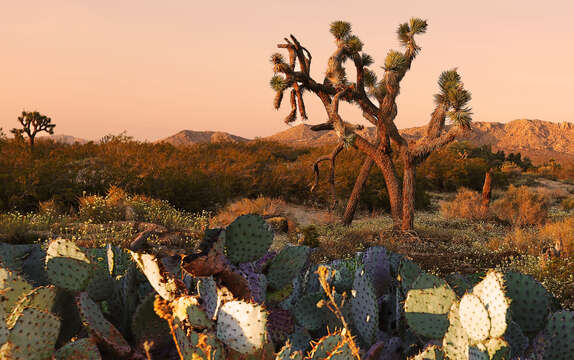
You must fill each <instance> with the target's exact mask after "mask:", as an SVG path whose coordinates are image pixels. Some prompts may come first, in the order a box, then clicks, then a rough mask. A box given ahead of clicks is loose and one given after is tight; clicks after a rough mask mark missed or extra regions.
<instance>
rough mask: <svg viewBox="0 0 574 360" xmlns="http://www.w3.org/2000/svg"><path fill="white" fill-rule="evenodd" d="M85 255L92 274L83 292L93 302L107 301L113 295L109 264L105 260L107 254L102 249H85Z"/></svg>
mask: <svg viewBox="0 0 574 360" xmlns="http://www.w3.org/2000/svg"><path fill="white" fill-rule="evenodd" d="M110 249H111V248H110ZM112 253H113V252H112ZM86 254H87V255H88V257H89V258H90V261H91V263H92V264H93V265H94V274H93V276H92V279H91V280H90V283H89V284H88V286H87V287H86V290H85V291H87V292H88V294H90V297H91V298H92V299H93V300H94V301H104V300H109V299H110V298H111V297H113V294H114V290H115V281H114V279H113V278H112V276H111V275H110V268H109V262H108V261H107V259H106V258H107V255H108V252H107V250H106V249H104V248H93V249H87V250H86ZM112 261H113V259H112ZM112 267H113V265H112Z"/></svg>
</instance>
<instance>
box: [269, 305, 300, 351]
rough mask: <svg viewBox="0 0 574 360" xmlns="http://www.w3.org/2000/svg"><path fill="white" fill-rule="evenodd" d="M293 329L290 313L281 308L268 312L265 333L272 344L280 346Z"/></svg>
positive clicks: (293, 324)
mask: <svg viewBox="0 0 574 360" xmlns="http://www.w3.org/2000/svg"><path fill="white" fill-rule="evenodd" d="M294 329H295V323H294V320H293V316H291V312H290V311H288V310H284V309H281V308H274V309H271V310H270V311H269V316H268V319H267V332H268V333H269V337H270V338H271V340H273V342H274V343H276V344H280V343H282V342H283V341H285V340H286V339H287V337H288V336H289V335H290V334H291V333H292V332H293V330H294Z"/></svg>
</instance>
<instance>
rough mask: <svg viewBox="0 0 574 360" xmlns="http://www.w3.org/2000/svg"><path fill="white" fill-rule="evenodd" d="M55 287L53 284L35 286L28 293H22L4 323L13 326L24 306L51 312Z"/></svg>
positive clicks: (54, 297) (54, 298) (55, 291)
mask: <svg viewBox="0 0 574 360" xmlns="http://www.w3.org/2000/svg"><path fill="white" fill-rule="evenodd" d="M56 293H57V290H56V287H55V286H53V285H50V286H42V287H37V288H35V289H33V290H32V291H30V292H29V293H28V294H26V295H23V296H22V297H21V298H20V300H19V301H18V303H17V304H16V306H14V309H13V310H12V313H11V314H10V315H9V316H8V318H7V320H6V324H7V325H8V327H12V326H14V324H15V323H16V320H18V317H19V316H20V315H21V314H22V312H23V311H24V309H26V308H34V309H37V310H42V311H46V312H51V311H52V307H53V306H54V302H55V300H56Z"/></svg>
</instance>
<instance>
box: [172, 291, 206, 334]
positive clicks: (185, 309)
mask: <svg viewBox="0 0 574 360" xmlns="http://www.w3.org/2000/svg"><path fill="white" fill-rule="evenodd" d="M172 307H173V315H174V316H175V318H176V319H178V320H179V321H187V322H188V323H189V325H191V326H192V327H193V328H194V329H200V330H203V329H205V328H210V329H211V328H213V322H212V321H211V319H210V318H209V316H208V315H207V313H206V312H205V310H204V309H203V307H202V306H201V305H200V304H199V301H198V300H197V298H196V297H194V296H189V295H184V296H180V297H178V298H177V299H175V300H174V301H173V302H172Z"/></svg>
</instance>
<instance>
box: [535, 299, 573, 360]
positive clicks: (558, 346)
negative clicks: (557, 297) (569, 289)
mask: <svg viewBox="0 0 574 360" xmlns="http://www.w3.org/2000/svg"><path fill="white" fill-rule="evenodd" d="M543 334H544V341H545V346H544V360H550V359H552V360H571V359H572V354H574V311H564V310H563V311H558V312H555V313H554V314H552V315H551V316H550V317H549V318H548V323H547V324H546V327H545V328H544V331H543Z"/></svg>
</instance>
